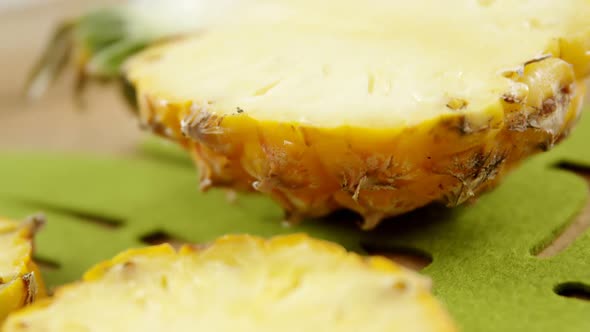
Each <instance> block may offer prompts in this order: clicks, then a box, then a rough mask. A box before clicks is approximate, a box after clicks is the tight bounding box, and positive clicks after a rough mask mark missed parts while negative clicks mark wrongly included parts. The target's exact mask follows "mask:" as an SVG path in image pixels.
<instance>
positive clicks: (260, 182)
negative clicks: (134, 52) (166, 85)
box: [127, 35, 590, 230]
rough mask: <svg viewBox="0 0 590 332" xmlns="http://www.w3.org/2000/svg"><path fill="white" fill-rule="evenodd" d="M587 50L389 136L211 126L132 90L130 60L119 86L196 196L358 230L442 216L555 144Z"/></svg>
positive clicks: (573, 109)
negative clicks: (273, 208) (263, 204)
mask: <svg viewBox="0 0 590 332" xmlns="http://www.w3.org/2000/svg"><path fill="white" fill-rule="evenodd" d="M586 37H589V38H586ZM588 40H590V36H586V35H583V36H582V37H576V38H573V39H571V40H569V41H567V42H566V41H562V42H561V43H557V44H556V45H552V46H551V47H550V48H549V49H548V51H547V53H548V55H547V56H544V57H540V58H536V59H531V60H530V61H527V62H526V63H524V64H522V65H521V66H520V67H518V68H516V69H515V70H514V71H507V72H505V73H503V75H504V76H505V77H507V78H509V79H511V80H512V81H513V82H514V89H512V90H511V91H506V92H505V93H503V94H500V96H501V97H500V98H499V99H498V101H497V103H495V104H493V105H490V106H489V107H488V108H487V109H485V110H482V112H480V113H479V114H477V115H469V114H464V113H462V112H461V110H457V113H456V115H451V116H445V117H440V118H437V119H433V120H431V121H428V122H424V123H421V124H420V125H418V126H414V127H406V128H397V129H386V128H384V129H372V128H359V127H354V126H352V125H351V126H349V127H339V128H320V127H313V126H308V125H305V124H302V123H284V122H283V123H279V122H268V121H266V122H262V121H258V120H256V119H253V118H251V117H249V116H248V114H247V111H243V110H240V109H237V110H236V112H235V113H234V114H231V115H226V116H224V117H219V116H216V115H215V114H214V113H212V112H210V111H208V106H209V105H207V104H205V105H199V104H195V103H191V102H190V101H186V102H178V101H171V100H169V99H167V98H166V96H160V95H158V91H157V89H152V88H151V87H150V83H149V82H141V81H139V82H135V81H133V75H132V74H133V68H134V66H141V65H142V64H141V62H142V61H143V60H142V58H141V54H140V55H139V57H138V58H137V59H135V60H132V61H131V63H130V65H129V66H128V67H127V79H128V80H129V82H130V83H131V84H132V85H133V86H134V87H135V88H136V91H137V104H138V107H139V116H140V119H141V121H142V124H143V125H144V127H145V128H147V129H148V130H151V131H153V132H155V133H156V134H159V135H162V136H164V137H168V138H170V139H172V140H175V141H177V142H179V143H180V144H181V145H183V146H184V147H185V148H186V149H188V150H189V151H190V152H191V154H192V156H193V158H194V161H195V163H196V164H197V165H198V168H199V169H200V171H201V172H200V174H201V175H200V176H201V179H200V187H201V189H202V190H207V189H209V188H212V187H225V188H232V189H238V190H242V191H258V192H261V193H264V194H266V195H269V196H270V197H272V198H273V199H274V200H275V201H276V202H278V204H280V205H281V206H282V208H283V209H284V211H285V215H286V220H287V221H289V222H297V221H300V220H302V219H303V218H307V217H321V216H325V215H327V214H329V213H331V212H333V211H336V210H339V209H342V208H345V209H350V210H353V211H355V212H357V213H358V214H360V215H361V216H362V218H363V222H362V225H361V227H362V229H365V230H370V229H373V228H375V227H376V226H377V225H378V224H379V223H381V221H383V220H384V219H385V218H388V217H393V216H396V215H400V214H403V213H406V212H409V211H412V210H414V209H417V208H419V207H422V206H425V205H427V204H430V203H435V202H440V203H443V204H445V205H447V206H449V207H454V206H458V205H460V204H462V203H464V202H466V201H468V200H470V199H475V198H477V197H478V196H479V195H480V194H481V193H482V192H484V191H486V190H488V189H491V188H493V187H494V186H496V185H497V184H498V183H500V182H501V179H502V177H503V176H504V175H505V174H507V173H508V172H509V171H510V170H511V169H512V168H514V167H516V166H517V165H518V164H519V162H520V161H522V160H523V159H525V158H527V157H528V156H531V155H533V154H535V153H538V152H541V151H546V150H549V149H551V148H552V147H553V146H554V145H555V144H557V143H558V142H560V141H561V140H562V139H564V138H565V137H567V136H568V134H569V133H570V131H571V130H572V128H573V127H574V126H575V124H576V122H577V120H578V119H579V117H580V114H581V105H582V99H583V96H584V90H585V85H584V82H583V78H584V76H586V75H587V74H588V71H589V69H588V63H589V61H588V57H589V56H588V54H587V50H588V49H590V45H588ZM146 61H148V60H146ZM449 107H453V105H452V104H450V105H449Z"/></svg>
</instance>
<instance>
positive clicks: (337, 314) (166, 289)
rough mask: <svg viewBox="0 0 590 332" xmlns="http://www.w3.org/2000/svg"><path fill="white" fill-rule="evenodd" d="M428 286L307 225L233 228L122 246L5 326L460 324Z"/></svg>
mask: <svg viewBox="0 0 590 332" xmlns="http://www.w3.org/2000/svg"><path fill="white" fill-rule="evenodd" d="M428 288H429V280H428V279H426V278H425V277H422V276H420V275H418V274H416V273H415V272H412V271H408V270H405V269H403V268H401V267H399V266H397V265H395V264H394V263H393V262H391V261H389V260H387V259H385V258H382V257H360V256H358V255H356V254H353V253H348V252H347V251H346V250H344V249H343V248H342V247H340V246H338V245H335V244H332V243H328V242H324V241H321V240H316V239H312V238H309V237H308V236H306V235H302V234H294V235H286V236H278V237H275V238H271V239H261V238H257V237H253V236H248V235H230V236H224V237H221V238H219V239H217V240H216V241H214V242H213V243H212V244H210V245H209V246H185V247H183V248H182V249H180V250H179V251H178V252H175V250H174V249H173V248H172V247H171V246H169V245H167V244H165V245H160V246H153V247H148V248H143V249H136V250H130V251H127V252H125V253H122V254H120V255H119V256H117V257H115V258H114V259H112V260H110V261H107V262H104V263H101V264H99V265H97V266H96V267H94V268H92V269H91V270H90V271H88V272H87V273H86V274H85V276H84V280H83V281H82V282H80V283H77V284H74V285H70V286H66V287H64V288H62V289H60V290H58V292H57V293H56V296H55V297H54V298H52V299H48V300H46V301H42V302H39V303H37V304H35V305H33V306H31V307H30V308H28V309H25V310H22V311H20V312H17V313H15V314H13V315H11V316H10V317H9V318H8V320H7V321H6V323H5V325H4V326H3V329H2V331H3V332H13V331H14V332H15V331H31V332H32V331H46V332H50V331H90V330H92V331H111V332H117V331H126V332H131V331H194V330H203V331H219V332H222V331H305V330H309V331H360V330H363V331H454V330H455V327H454V325H453V323H452V322H451V320H450V319H449V317H448V316H447V313H446V312H445V311H444V310H443V308H442V306H441V305H439V304H438V303H437V301H436V300H435V299H434V298H433V297H432V296H431V295H430V293H429V291H428Z"/></svg>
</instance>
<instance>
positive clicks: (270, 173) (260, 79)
mask: <svg viewBox="0 0 590 332" xmlns="http://www.w3.org/2000/svg"><path fill="white" fill-rule="evenodd" d="M275 4H276V5H275V7H265V8H266V9H268V10H269V12H271V13H276V15H271V16H272V17H275V18H276V19H274V20H273V21H272V22H271V23H269V22H265V21H264V20H249V19H248V15H247V14H245V13H246V12H242V11H239V12H238V13H233V14H231V13H230V14H228V16H227V17H232V16H231V15H234V16H233V17H235V20H236V21H237V22H241V23H240V24H232V25H228V26H224V25H222V24H219V25H216V26H211V27H209V28H208V29H207V28H204V29H202V30H201V31H199V33H195V34H192V35H188V36H185V37H184V38H180V39H176V40H172V41H170V42H168V43H163V44H160V45H157V46H153V47H151V48H149V49H147V50H145V51H143V52H141V53H140V54H138V55H137V56H134V57H133V58H132V59H130V60H129V61H128V62H127V63H126V64H125V66H124V71H125V76H126V79H127V80H128V81H129V83H130V84H131V85H132V86H133V87H134V88H135V92H136V93H135V96H136V98H137V104H138V106H139V114H140V117H141V120H142V122H143V123H144V124H145V125H146V127H147V128H150V129H152V130H153V131H154V132H156V133H158V134H161V135H165V136H167V137H170V138H172V139H175V140H177V141H178V142H180V143H181V144H183V145H184V146H186V147H187V148H188V149H189V150H190V151H192V154H193V156H194V158H195V161H196V163H197V164H198V166H199V168H200V169H201V188H203V189H207V188H210V187H231V188H238V189H241V190H257V191H259V192H262V193H265V194H267V195H269V196H271V197H272V198H273V199H274V200H275V201H277V202H278V203H279V204H280V205H281V206H282V207H283V208H284V210H285V212H286V217H287V218H288V219H289V220H291V221H297V220H301V219H302V218H305V217H318V216H324V215H326V214H328V213H330V212H333V211H335V210H338V209H341V208H346V209H351V210H353V211H356V212H358V213H359V214H360V215H361V216H362V217H363V219H364V222H363V224H362V227H363V228H364V229H371V228H374V227H376V226H377V225H378V224H379V223H380V222H381V221H382V220H383V219H385V218H387V217H391V216H396V215H399V214H402V213H405V212H408V211H411V210H414V209H416V208H419V207H422V206H425V205H427V204H429V203H433V202H441V203H443V204H446V205H447V206H457V205H459V204H462V203H464V202H466V201H468V200H471V199H474V198H476V197H478V195H480V194H481V193H482V192H484V191H485V190H487V189H490V188H493V187H494V186H495V185H497V184H498V183H499V182H500V180H501V178H502V176H503V175H505V174H506V173H507V172H508V171H509V170H510V169H511V168H513V167H515V166H516V165H518V163H519V162H520V161H522V160H523V159H524V158H526V157H528V156H530V155H532V154H535V153H537V152H541V151H546V150H548V149H550V148H552V147H553V146H554V145H555V144H556V143H558V142H560V141H561V140H562V139H564V138H565V137H566V136H567V135H568V134H569V133H570V131H571V130H572V128H573V127H574V125H575V123H576V122H577V120H578V119H579V116H580V106H581V104H582V97H583V95H584V88H585V87H584V84H583V80H584V79H585V78H586V76H587V74H588V73H589V71H590V70H589V69H590V25H589V24H587V17H588V16H589V15H588V14H589V13H590V2H588V1H585V0H570V1H562V0H543V1H520V0H518V1H516V0H513V1H509V0H497V1H476V0H451V1H438V0H417V1H411V2H407V1H384V0H371V1H368V2H367V1H353V0H345V1H322V2H317V1H309V0H292V1H283V2H276V3H275ZM267 5H268V2H267V1H258V2H256V3H252V4H251V6H253V7H255V6H267ZM261 8H262V7H261ZM252 12H256V10H252ZM240 14H242V15H240ZM227 17H226V18H227ZM228 20H229V19H228Z"/></svg>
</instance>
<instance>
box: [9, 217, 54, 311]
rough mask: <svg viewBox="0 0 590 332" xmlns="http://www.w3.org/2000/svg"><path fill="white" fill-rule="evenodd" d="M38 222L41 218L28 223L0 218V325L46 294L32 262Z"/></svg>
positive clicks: (37, 270)
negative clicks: (14, 313)
mask: <svg viewBox="0 0 590 332" xmlns="http://www.w3.org/2000/svg"><path fill="white" fill-rule="evenodd" d="M39 222H40V221H39V219H38V218H33V219H31V220H28V221H26V222H15V221H11V220H8V219H4V218H0V322H2V321H3V320H4V319H5V318H6V317H7V316H8V314H9V313H11V312H12V311H15V310H17V309H19V308H21V307H23V306H25V305H28V304H30V303H32V302H33V301H34V300H35V299H36V298H38V297H41V296H44V295H45V289H44V284H43V281H42V279H41V274H40V272H39V269H38V268H37V266H36V265H35V263H34V262H33V259H32V254H33V236H34V234H35V231H36V229H37V228H38V227H39Z"/></svg>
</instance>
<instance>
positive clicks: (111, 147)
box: [0, 0, 142, 154]
mask: <svg viewBox="0 0 590 332" xmlns="http://www.w3.org/2000/svg"><path fill="white" fill-rule="evenodd" d="M122 2H123V1H114V0H107V1H98V0H0V41H1V44H0V45H1V46H0V48H1V52H0V68H1V74H0V101H1V102H0V149H5V150H6V149H11V150H14V149H19V150H22V149H24V150H30V149H44V150H60V151H83V152H84V151H86V152H88V151H93V152H96V153H108V154H126V153H130V152H131V151H132V150H133V147H134V145H135V144H136V142H137V141H138V140H139V139H141V137H142V136H141V135H142V132H141V131H140V129H139V127H138V124H137V119H136V118H134V117H133V116H132V115H131V113H130V112H128V111H126V107H127V106H126V105H125V103H124V102H123V101H122V100H121V97H120V95H119V94H118V91H117V89H115V88H113V87H112V86H111V87H110V88H109V87H108V86H106V85H105V86H98V85H92V86H91V87H90V88H89V89H88V91H87V92H86V99H87V103H86V107H85V108H84V109H80V108H79V107H77V105H76V103H75V102H74V100H73V99H72V92H71V89H72V88H73V80H72V78H73V75H72V73H71V72H67V73H66V75H64V77H63V78H61V79H60V80H59V81H58V82H56V84H55V86H54V87H52V88H51V90H50V91H49V92H48V93H47V95H46V96H44V97H43V98H42V99H41V100H39V101H37V102H35V103H27V102H25V101H24V100H23V98H22V89H23V85H24V83H25V81H26V77H27V74H28V72H29V71H30V69H31V67H32V66H33V65H34V64H35V61H36V60H37V57H38V56H39V54H40V52H41V51H42V50H43V48H44V47H45V45H46V43H47V41H48V39H49V38H50V37H51V34H52V32H53V30H54V28H55V27H56V25H57V24H58V23H59V22H61V21H63V20H64V19H68V18H72V17H77V16H79V15H80V14H82V13H85V12H88V11H89V10H90V9H93V8H97V7H101V6H105V5H110V4H117V3H122ZM98 101H99V102H98Z"/></svg>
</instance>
